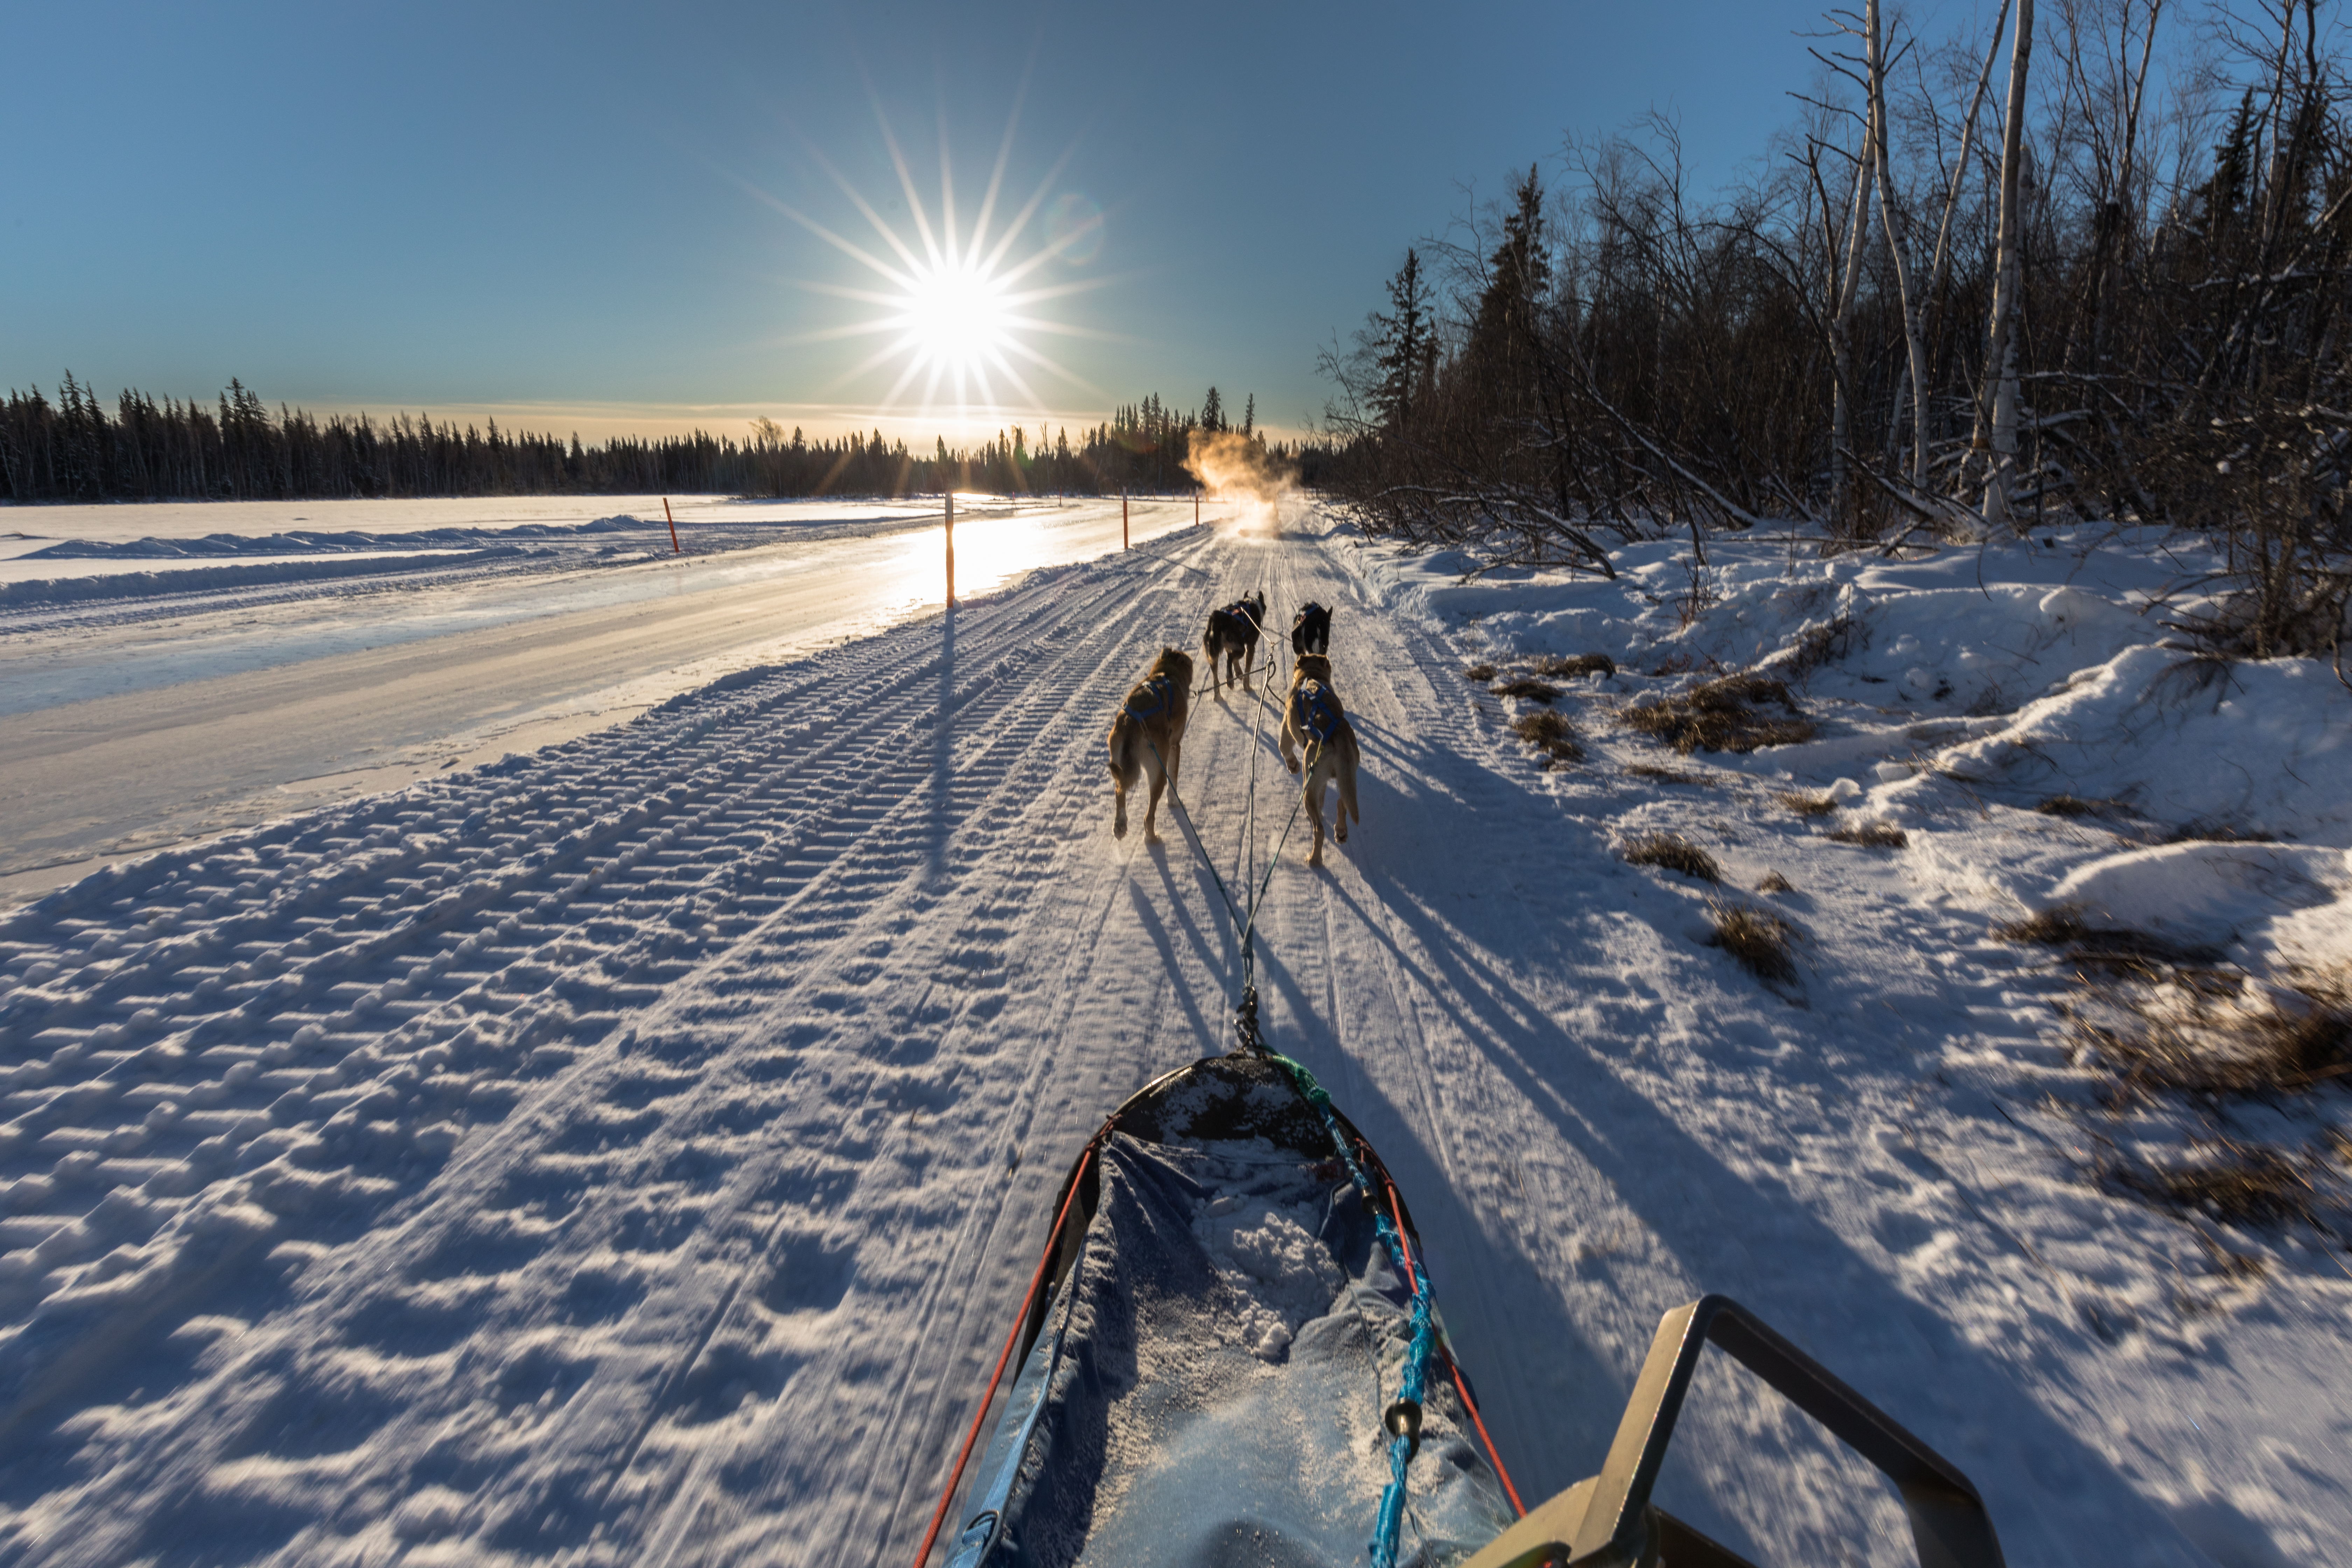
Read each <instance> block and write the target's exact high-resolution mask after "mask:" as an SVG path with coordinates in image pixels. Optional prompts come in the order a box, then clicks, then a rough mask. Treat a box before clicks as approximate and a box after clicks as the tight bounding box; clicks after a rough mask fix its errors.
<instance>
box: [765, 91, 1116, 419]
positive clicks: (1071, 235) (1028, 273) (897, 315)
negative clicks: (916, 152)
mask: <svg viewBox="0 0 2352 1568" xmlns="http://www.w3.org/2000/svg"><path fill="white" fill-rule="evenodd" d="M875 114H876V118H877V121H881V129H882V140H883V142H884V144H885V145H886V146H887V148H888V149H889V153H890V161H891V165H892V167H893V169H894V170H895V172H896V174H897V175H898V190H899V194H900V195H902V196H903V197H904V200H905V207H906V212H907V216H908V220H909V222H910V226H911V227H912V230H913V232H912V233H911V234H908V233H902V232H901V231H900V230H899V228H898V226H896V225H894V224H893V223H891V222H890V221H889V220H887V219H886V218H884V217H883V216H882V214H881V211H880V210H879V207H878V205H877V201H876V200H874V199H870V198H869V197H868V196H867V195H866V194H865V193H863V192H861V191H859V190H858V188H857V187H856V185H855V184H852V183H851V182H850V181H849V180H848V179H847V178H846V177H845V176H844V175H843V174H842V173H841V171H840V170H838V169H836V168H835V167H834V166H833V164H832V163H830V162H828V161H827V160H826V159H825V157H824V154H823V153H820V152H818V151H817V150H816V149H815V148H814V147H813V146H812V147H810V148H809V149H808V152H809V153H810V156H811V157H812V158H813V159H814V161H815V162H816V163H818V164H819V165H820V166H821V167H823V168H824V171H825V173H826V174H828V175H830V176H831V177H832V179H833V183H834V184H835V185H836V186H838V187H839V189H840V191H841V194H842V195H844V196H845V197H847V198H848V200H849V202H850V205H853V206H855V207H856V209H857V211H858V213H859V215H860V216H863V217H864V218H865V220H866V226H868V227H870V228H871V229H872V230H873V232H874V238H873V239H872V240H866V241H863V242H861V241H859V240H856V239H852V238H850V237H847V236H845V235H843V234H841V233H839V232H837V231H836V230H835V229H834V228H832V227H829V226H826V225H825V224H823V223H821V222H819V221H817V220H816V219H815V218H814V217H811V216H808V215H807V214H805V213H803V212H801V211H800V210H798V209H797V208H795V207H793V206H790V205H786V204H785V203H783V202H782V201H779V200H777V199H776V198H775V197H774V196H773V195H769V194H768V193H767V192H764V191H760V190H757V189H756V188H753V187H749V186H747V188H750V189H751V190H752V194H753V195H756V196H757V197H759V199H761V200H762V201H764V202H766V203H767V204H768V205H771V206H772V207H774V208H775V209H776V210H777V211H779V212H781V213H782V214H783V215H784V216H787V217H789V218H791V219H792V220H793V222H794V223H796V224H799V225H800V226H802V227H803V228H804V229H806V230H808V231H809V232H810V233H811V234H814V235H815V236H816V237H818V238H820V239H822V240H824V242H825V243H826V244H827V245H830V246H832V247H834V248H835V250H837V251H839V252H841V253H842V254H843V255H845V256H846V257H848V258H851V259H852V260H854V261H856V263H857V264H858V265H859V266H860V267H862V268H865V269H866V271H867V272H868V273H870V274H871V275H872V277H873V278H874V279H876V280H877V281H876V282H871V283H868V284H866V286H864V287H851V286H848V285H845V284H841V283H834V282H824V281H815V280H809V279H803V280H801V287H803V288H804V289H811V290H813V291H814V292H817V293H821V294H831V295H834V296H835V297H837V298H840V299H845V300H856V301H858V302H860V303H863V304H866V305H870V306H874V307H877V313H876V314H874V315H871V316H869V317H867V318H866V319H865V320H863V321H849V322H845V323H842V324H841V325H838V326H834V327H828V328H824V329H820V330H818V331H811V332H806V333H803V334H801V335H800V337H799V339H798V341H800V342H812V341H815V340H820V339H828V338H851V337H859V336H865V335H868V334H871V335H874V336H879V337H884V338H885V339H886V341H885V342H884V343H883V346H882V347H880V348H879V349H877V351H876V352H875V353H872V354H869V355H868V356H866V358H865V359H864V360H862V361H860V362H859V363H857V364H856V365H853V366H852V367H850V368H849V369H848V370H847V371H846V372H845V373H844V374H843V376H842V380H844V381H848V380H852V379H854V378H856V377H858V376H862V375H864V374H866V373H867V372H868V371H871V370H874V369H876V368H877V367H878V366H881V365H884V364H887V363H891V362H898V363H899V364H900V366H901V369H900V371H899V374H898V379H897V381H896V382H895V383H893V384H892V385H891V387H890V390H889V391H888V392H887V393H886V394H885V395H883V397H882V403H883V405H885V406H891V407H907V408H908V412H913V413H921V414H931V413H934V412H937V411H940V410H942V409H948V410H953V411H955V412H957V413H960V414H973V413H980V414H987V415H1003V414H1006V413H1012V414H1016V415H1018V414H1019V412H1020V411H1021V410H1022V409H1024V408H1026V409H1029V410H1043V409H1044V408H1045V400H1044V398H1042V397H1041V396H1040V395H1038V393H1037V390H1036V389H1035V388H1034V387H1033V386H1032V385H1031V384H1029V381H1028V380H1027V378H1026V377H1025V376H1024V374H1023V368H1024V367H1029V368H1034V369H1035V370H1040V371H1044V372H1045V373H1046V374H1049V375H1052V376H1054V377H1055V378H1057V379H1059V380H1062V381H1065V382H1067V383H1069V384H1072V385H1074V386H1077V387H1080V388H1083V389H1084V390H1085V391H1087V392H1088V393H1091V394H1095V395H1097V396H1099V395H1101V394H1100V389H1099V388H1097V387H1096V386H1094V385H1093V384H1090V383H1088V382H1087V380H1086V378H1085V377H1083V376H1081V375H1079V374H1077V373H1076V371H1073V370H1071V369H1070V368H1069V367H1067V366H1066V365H1064V364H1060V363H1056V362H1055V361H1054V360H1053V359H1051V358H1049V357H1047V356H1046V355H1045V354H1044V353H1040V352H1039V351H1038V350H1037V349H1036V348H1035V347H1034V345H1033V344H1032V343H1031V342H1030V341H1029V340H1030V339H1031V338H1032V337H1034V336H1035V335H1037V334H1040V333H1057V334H1060V335H1062V336H1065V337H1076V338H1095V339H1100V340H1103V341H1106V342H1123V341H1125V340H1123V339H1120V338H1118V336H1116V335H1115V334H1113V333H1109V332H1102V331H1092V330H1089V329H1087V328H1084V327H1077V326H1072V325H1069V324H1067V323H1065V322H1060V321H1052V320H1049V319H1047V318H1045V317H1044V316H1042V315H1040V314H1038V313H1037V310H1036V307H1038V306H1040V305H1042V304H1044V303H1045V301H1047V300H1056V299H1060V298H1062V297H1064V296H1066V295H1070V294H1076V293H1079V292H1081V291H1083V290H1086V289H1098V288H1102V287H1104V286H1106V285H1107V284H1109V283H1111V282H1113V281H1116V279H1108V278H1087V279H1069V280H1066V281H1061V282H1045V281H1042V280H1040V279H1039V278H1038V277H1037V274H1038V273H1039V272H1040V271H1041V269H1044V268H1047V267H1048V266H1050V265H1053V264H1056V263H1062V264H1068V263H1073V262H1076V261H1083V260H1087V259H1091V258H1093V256H1094V255H1095V253H1096V252H1097V250H1098V249H1099V248H1100V247H1101V244H1102V216H1101V212H1100V209H1098V208H1097V207H1095V206H1094V205H1093V204H1092V203H1091V202H1087V201H1084V199H1083V198H1080V199H1079V201H1080V204H1081V205H1077V206H1075V207H1067V206H1066V205H1062V204H1057V205H1056V208H1055V211H1054V212H1053V213H1051V214H1049V215H1046V219H1045V221H1043V222H1041V221H1040V209H1041V208H1043V207H1045V205H1046V194H1047V192H1048V191H1049V190H1051V189H1052V187H1053V185H1054V184H1055V181H1057V180H1058V179H1059V178H1060V177H1061V173H1062V166H1063V164H1066V163H1068V162H1069V154H1068V153H1065V154H1064V155H1063V157H1062V159H1061V161H1060V162H1059V163H1055V166H1054V167H1053V168H1051V169H1049V170H1047V171H1046V172H1045V177H1044V178H1043V179H1042V180H1040V181H1039V182H1038V184H1037V187H1036V189H1035V191H1034V193H1033V194H1032V195H1030V196H1029V198H1028V200H1027V201H1025V202H1024V203H1022V204H1021V205H1020V207H1019V208H1018V210H1016V211H1014V212H1013V213H1011V214H1010V215H1009V216H1006V215H1005V214H1003V212H1002V211H1001V206H1005V205H1011V201H1010V198H1009V197H1008V196H1007V194H1006V192H1005V189H1004V180H1005V172H1006V168H1007V165H1008V164H1009V163H1010V162H1011V160H1012V153H1013V125H1012V124H1010V123H1008V124H1007V126H1006V127H1005V132H1004V141H1003V145H1002V146H1000V147H999V148H998V149H997V154H996V164H995V167H994V169H993V170H992V172H991V174H990V176H989V181H988V185H987V188H986V190H985V191H984V192H983V193H982V196H981V200H980V205H979V210H978V211H977V212H975V213H972V214H971V215H970V216H969V218H968V219H967V217H966V216H965V215H963V214H961V213H959V212H958V210H957V206H956V187H955V174H954V168H953V163H952V160H951V158H950V153H949V148H948V146H947V143H946V141H945V139H944V137H942V139H941V142H940V163H939V180H940V190H939V201H938V207H937V214H936V216H934V214H933V212H932V211H931V210H930V208H929V205H928V204H927V203H926V202H924V200H923V199H922V198H921V196H920V195H919V194H918V192H917V190H916V184H915V175H914V171H913V169H912V168H911V167H910V166H909V164H908V160H907V156H906V153H904V152H903V151H902V150H901V149H900V147H899V145H898V139H897V137H896V136H895V135H894V134H893V133H892V132H891V130H890V126H889V123H888V121H887V120H882V115H881V106H880V105H879V104H878V103H877V105H876V106H875ZM1018 118H1019V116H1018V110H1017V109H1016V110H1015V114H1014V121H1015V122H1017V121H1018ZM1068 201H1069V198H1067V197H1066V198H1065V204H1066V203H1067V202H1068ZM1040 228H1042V229H1044V230H1045V237H1044V243H1042V244H1040V243H1038V242H1037V241H1036V239H1035V238H1034V236H1035V234H1036V231H1037V230H1038V229H1040ZM1024 238H1028V239H1029V248H1027V249H1026V251H1025V253H1022V252H1020V251H1019V247H1020V246H1021V242H1022V241H1023V240H1024ZM902 397H904V398H906V399H907V402H906V403H901V401H900V400H901V398H902ZM1014 397H1017V398H1019V399H1021V400H1022V401H1020V402H1017V403H1016V402H1014V401H1013V398H1014ZM909 405H911V406H909Z"/></svg>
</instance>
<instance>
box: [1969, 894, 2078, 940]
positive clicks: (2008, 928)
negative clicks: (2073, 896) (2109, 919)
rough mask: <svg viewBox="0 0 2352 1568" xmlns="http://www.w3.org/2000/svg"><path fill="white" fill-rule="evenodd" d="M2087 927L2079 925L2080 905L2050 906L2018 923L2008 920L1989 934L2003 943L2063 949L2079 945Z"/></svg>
mask: <svg viewBox="0 0 2352 1568" xmlns="http://www.w3.org/2000/svg"><path fill="white" fill-rule="evenodd" d="M2090 929H2091V928H2090V927H2088V926H2086V925H2084V923H2083V906H2082V905H2080V904H2053V905H2052V906H2051V907H2050V908H2049V909H2046V910H2036V911H2035V912H2034V913H2032V914H2030V915H2028V916H2026V917H2025V918H2024V919H2023V920H2021V921H2006V922H2004V923H2002V924H2000V925H1997V926H1995V927H1993V928H1992V934H1993V935H1995V936H1997V937H1999V938H2000V940H2001V941H2003V942H2038V943H2040V944H2041V945H2042V946H2043V947H2063V946H2065V945H2066V944H2067V943H2068V942H2080V941H2082V940H2083V938H2084V936H2085V935H2087V934H2089V931H2090Z"/></svg>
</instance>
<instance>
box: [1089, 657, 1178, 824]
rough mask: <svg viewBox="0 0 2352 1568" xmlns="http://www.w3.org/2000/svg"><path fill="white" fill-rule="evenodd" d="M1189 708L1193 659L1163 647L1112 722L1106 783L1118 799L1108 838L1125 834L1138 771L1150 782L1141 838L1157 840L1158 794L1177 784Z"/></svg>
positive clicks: (1121, 704) (1121, 705) (1120, 706)
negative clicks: (1130, 792) (1128, 808)
mask: <svg viewBox="0 0 2352 1568" xmlns="http://www.w3.org/2000/svg"><path fill="white" fill-rule="evenodd" d="M1191 712H1192V658H1190V656H1188V655H1186V654H1183V653H1181V652H1179V651H1178V650H1177V649H1175V648H1172V647H1163V648H1161V649H1160V657H1159V658H1155V659H1153V660H1152V661H1151V668H1150V669H1149V670H1148V671H1146V672H1145V673H1144V677H1143V679H1141V680H1139V681H1138V682H1136V684H1135V686H1134V688H1133V689H1131V690H1129V692H1128V694H1127V700H1126V701H1124V702H1122V703H1120V704H1119V707H1118V714H1117V715H1116V716H1115V717H1114V718H1113V719H1112V720H1111V721H1110V737H1109V739H1110V784H1111V793H1112V795H1113V797H1114V799H1115V800H1116V802H1117V805H1116V807H1115V809H1114V811H1113V813H1112V816H1111V819H1110V831H1111V837H1115V838H1124V837H1127V792H1128V791H1129V790H1130V789H1132V788H1134V787H1135V781H1136V777H1137V775H1138V774H1142V775H1143V776H1145V777H1148V778H1150V781H1151V799H1150V804H1149V805H1146V806H1145V807H1144V808H1143V841H1144V842H1145V843H1146V844H1157V843H1159V842H1160V823H1159V817H1160V791H1161V790H1162V789H1169V788H1173V787H1174V785H1175V783H1176V769H1177V765H1178V760H1179V758H1180V756H1181V753H1182V751H1183V746H1184V721H1185V719H1186V718H1187V717H1188V716H1189V715H1190V714H1191Z"/></svg>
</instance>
